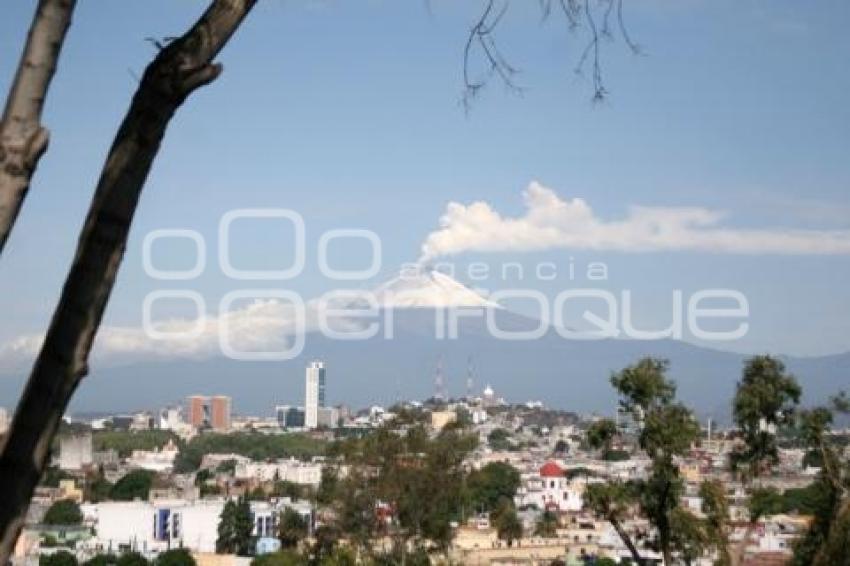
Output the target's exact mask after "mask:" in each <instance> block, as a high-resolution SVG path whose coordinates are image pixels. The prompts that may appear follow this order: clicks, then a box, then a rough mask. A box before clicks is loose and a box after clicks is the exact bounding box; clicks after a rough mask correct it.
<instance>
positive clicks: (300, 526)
mask: <svg viewBox="0 0 850 566" xmlns="http://www.w3.org/2000/svg"><path fill="white" fill-rule="evenodd" d="M306 536H307V521H305V520H304V517H302V516H301V514H300V513H298V512H297V511H295V510H294V509H291V508H289V507H287V508H286V509H284V510H283V512H282V513H281V514H280V519H279V520H278V538H279V539H280V544H281V546H282V547H283V548H296V547H297V546H298V543H300V542H301V541H302V540H304V538H305V537H306Z"/></svg>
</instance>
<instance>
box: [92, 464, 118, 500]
mask: <svg viewBox="0 0 850 566" xmlns="http://www.w3.org/2000/svg"><path fill="white" fill-rule="evenodd" d="M112 487H113V486H112V484H111V483H110V482H109V480H107V479H106V477H105V476H104V475H103V470H102V469H98V470H97V472H96V473H95V474H94V475H93V476H91V477H90V478H89V479H88V481H87V482H86V486H85V498H86V501H91V502H92V503H98V502H100V501H106V500H107V499H109V496H110V494H111V493H112Z"/></svg>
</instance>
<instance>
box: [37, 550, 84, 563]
mask: <svg viewBox="0 0 850 566" xmlns="http://www.w3.org/2000/svg"><path fill="white" fill-rule="evenodd" d="M38 566H77V557H76V556H74V555H73V554H71V553H70V552H68V551H67V550H59V551H57V552H54V553H52V554H42V555H41V556H39V557H38Z"/></svg>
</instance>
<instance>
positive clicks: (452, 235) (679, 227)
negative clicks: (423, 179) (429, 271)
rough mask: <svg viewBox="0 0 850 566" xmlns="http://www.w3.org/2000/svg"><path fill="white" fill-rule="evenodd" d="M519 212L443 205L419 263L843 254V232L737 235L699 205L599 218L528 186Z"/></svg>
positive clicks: (849, 234) (848, 246) (846, 235)
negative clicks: (552, 253) (467, 256)
mask: <svg viewBox="0 0 850 566" xmlns="http://www.w3.org/2000/svg"><path fill="white" fill-rule="evenodd" d="M523 199H524V201H525V207H526V211H525V214H524V215H522V216H520V217H516V218H510V217H505V216H502V215H501V214H499V213H498V212H497V211H495V210H494V209H493V207H491V206H490V205H489V204H488V203H486V202H483V201H478V202H474V203H472V204H469V205H464V204H460V203H457V202H450V203H449V204H448V206H447V207H446V213H445V214H444V215H443V216H442V217H441V218H440V228H439V229H438V230H436V231H434V232H431V233H430V234H429V235H428V236H427V238H426V239H425V242H424V243H423V244H422V256H421V258H420V262H428V261H431V260H433V259H435V258H438V257H442V256H450V255H456V254H459V253H463V252H468V251H476V252H504V251H513V252H522V251H540V250H547V249H554V248H568V249H574V250H596V251H621V252H652V251H684V250H693V251H702V252H716V253H731V254H801V255H806V254H850V230H796V229H795V230H791V229H788V230H783V229H738V228H731V227H725V226H724V225H723V223H722V221H723V218H724V216H725V215H724V213H723V212H720V211H716V210H710V209H706V208H699V207H675V208H674V207H669V208H668V207H647V206H633V207H631V208H630V209H629V212H628V214H627V215H626V217H625V218H623V219H620V220H604V219H602V218H599V217H598V216H597V215H596V214H595V213H594V212H593V210H592V209H591V208H590V206H589V205H588V204H587V202H586V201H585V200H584V199H581V198H573V199H562V198H561V197H559V196H558V195H557V194H556V193H555V192H554V191H553V190H552V189H549V188H547V187H544V186H543V185H541V184H540V183H537V182H532V183H531V184H529V186H528V188H527V189H526V190H525V191H523Z"/></svg>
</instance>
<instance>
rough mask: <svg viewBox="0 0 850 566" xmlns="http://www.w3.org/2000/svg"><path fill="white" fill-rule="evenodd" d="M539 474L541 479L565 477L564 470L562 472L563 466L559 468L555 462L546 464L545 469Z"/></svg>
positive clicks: (541, 469)
mask: <svg viewBox="0 0 850 566" xmlns="http://www.w3.org/2000/svg"><path fill="white" fill-rule="evenodd" d="M539 473H540V477H541V478H562V477H564V470H562V469H561V466H559V465H558V464H556V463H555V462H546V463H545V464H543V467H541V468H540V471H539Z"/></svg>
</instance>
